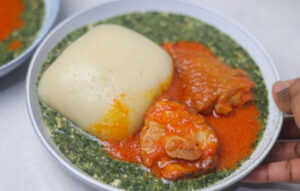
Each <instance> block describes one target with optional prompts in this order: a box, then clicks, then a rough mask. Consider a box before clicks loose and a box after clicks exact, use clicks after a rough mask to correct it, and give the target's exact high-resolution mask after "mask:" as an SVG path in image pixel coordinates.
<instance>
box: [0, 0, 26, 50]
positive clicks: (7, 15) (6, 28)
mask: <svg viewBox="0 0 300 191" xmlns="http://www.w3.org/2000/svg"><path fill="white" fill-rule="evenodd" d="M0 4H1V6H0V18H1V19H0V42H1V41H3V40H5V39H7V38H8V37H9V36H10V35H11V34H12V32H13V31H14V30H16V29H20V28H22V26H23V25H24V21H23V20H22V19H21V14H22V13H23V10H24V5H23V2H22V0H0ZM20 46H21V42H20V41H15V42H14V41H13V42H11V44H9V45H8V49H9V50H15V49H17V48H19V47H20Z"/></svg>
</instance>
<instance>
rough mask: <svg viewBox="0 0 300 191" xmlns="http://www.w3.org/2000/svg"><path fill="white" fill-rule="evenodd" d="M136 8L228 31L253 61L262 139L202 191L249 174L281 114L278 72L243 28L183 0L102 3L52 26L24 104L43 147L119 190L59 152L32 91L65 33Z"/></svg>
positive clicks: (266, 148)
mask: <svg viewBox="0 0 300 191" xmlns="http://www.w3.org/2000/svg"><path fill="white" fill-rule="evenodd" d="M138 11H166V12H170V13H177V14H184V15H188V16H191V17H194V18H197V19H199V20H202V21H204V22H206V23H208V24H210V25H213V26H215V27H216V28H217V29H219V30H220V31H222V32H224V33H226V34H228V35H229V36H230V37H231V38H233V39H234V40H235V41H236V42H238V43H239V44H240V45H241V46H242V47H243V48H244V49H246V50H247V51H248V53H249V54H250V55H251V57H252V58H253V59H254V61H255V62H256V64H257V65H258V66H259V68H260V70H261V72H262V75H263V78H264V81H265V84H266V86H267V90H268V99H269V116H268V124H267V127H266V130H265V132H264V134H263V137H262V140H261V141H260V142H259V144H258V146H257V148H256V149H255V151H254V152H253V153H252V155H251V156H250V157H249V159H248V160H247V161H246V162H245V163H243V165H242V166H241V167H240V168H238V169H237V170H236V171H235V172H233V173H232V174H231V175H230V176H228V177H226V178H224V179H222V180H220V181H218V182H217V183H215V184H213V185H211V186H209V187H206V188H204V189H203V190H219V189H224V188H225V187H228V186H230V185H231V184H233V183H236V182H237V181H239V180H241V179H242V178H243V177H245V176H246V175H247V174H249V173H250V172H251V171H252V170H253V169H254V168H255V167H256V166H257V165H258V164H260V163H261V162H262V160H263V159H264V158H265V156H266V155H267V154H268V152H269V151H270V149H271V148H272V147H273V145H274V143H275V141H276V139H277V137H278V134H279V132H280V129H281V123H282V113H281V112H280V111H279V110H278V108H277V107H276V105H275V103H274V101H273V99H272V95H271V89H272V84H273V83H274V82H275V81H277V80H279V75H278V72H277V70H276V68H275V66H274V64H273V62H272V60H271V59H270V57H269V56H268V54H267V53H266V51H265V50H264V49H263V48H262V46H261V45H260V44H259V43H258V42H257V41H256V40H255V39H254V38H253V37H252V36H251V35H250V34H249V33H248V32H247V31H245V30H244V29H242V28H241V27H240V26H239V25H237V24H235V23H234V22H232V21H231V20H229V19H226V18H224V17H223V16H220V15H219V14H216V13H215V12H213V11H210V10H207V9H206V8H202V7H199V6H196V5H193V4H187V3H185V2H184V0H181V1H171V0H164V1H161V0H151V1H140V0H129V1H118V2H111V3H108V4H104V5H99V6H97V7H94V8H92V9H89V10H87V11H84V12H82V13H79V14H77V15H73V16H72V17H70V18H68V19H66V20H65V21H63V22H62V23H60V24H59V25H58V26H57V27H56V28H55V29H53V30H52V31H51V32H50V33H49V34H48V36H47V37H46V38H45V39H44V41H43V42H42V43H41V44H40V46H39V48H38V49H37V51H36V52H35V54H34V56H33V58H32V60H31V63H30V67H29V70H28V75H27V84H26V96H27V105H28V111H29V114H30V117H31V121H32V123H33V126H34V129H35V132H36V133H37V135H38V137H39V138H40V140H41V142H42V143H43V144H44V146H45V147H46V148H47V150H48V151H49V152H50V153H51V154H52V155H53V156H54V157H55V158H56V160H57V161H58V162H59V163H61V164H62V165H63V166H64V167H65V168H66V169H67V170H68V171H69V172H70V173H71V174H73V175H74V176H75V177H77V178H78V179H80V180H82V181H83V182H86V183H88V184H89V185H91V186H93V187H95V188H97V189H102V190H119V189H117V188H114V187H112V186H110V185H108V184H105V183H102V182H100V181H98V180H96V179H94V178H92V177H91V176H89V175H87V174H85V173H84V172H83V171H81V170H79V169H78V168H76V167H75V166H74V165H73V164H72V163H70V162H69V161H68V160H67V159H66V158H65V157H64V156H63V155H62V153H61V152H60V151H59V150H58V149H57V147H56V146H55V145H54V144H53V142H52V140H51V137H50V135H49V132H48V130H47V127H46V126H45V125H44V123H43V121H42V116H41V111H40V106H39V100H38V95H37V92H36V82H37V77H38V75H39V73H40V70H41V67H42V65H43V63H44V61H45V59H46V58H47V55H48V53H49V52H50V51H51V49H52V48H53V47H54V46H55V45H56V44H57V43H58V42H59V41H60V40H61V39H62V38H63V37H64V36H65V35H66V34H68V33H70V32H71V31H73V30H75V29H77V28H79V27H81V26H84V25H87V24H90V23H94V22H96V21H98V20H103V19H107V18H109V17H113V16H116V15H120V14H125V13H130V12H138Z"/></svg>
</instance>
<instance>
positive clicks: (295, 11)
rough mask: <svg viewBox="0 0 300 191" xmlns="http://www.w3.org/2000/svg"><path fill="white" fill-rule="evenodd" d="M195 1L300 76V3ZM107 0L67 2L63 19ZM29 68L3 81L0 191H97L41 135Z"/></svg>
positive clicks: (282, 69) (244, 187)
mask: <svg viewBox="0 0 300 191" xmlns="http://www.w3.org/2000/svg"><path fill="white" fill-rule="evenodd" d="M106 1H107V0H106ZM192 1H193V3H198V4H201V5H203V6H206V7H209V8H212V9H214V10H216V11H217V12H220V13H221V14H223V15H226V16H228V17H230V18H232V19H233V20H235V21H237V22H238V23H240V24H241V25H242V26H244V27H245V28H246V29H248V30H249V31H250V32H251V33H252V34H253V35H254V36H255V37H256V38H257V39H258V40H259V41H260V42H261V43H262V44H263V46H264V47H265V48H266V50H267V52H269V54H270V55H271V57H272V59H273V60H274V62H275V64H276V66H277V68H278V70H279V73H280V76H281V78H282V79H290V78H294V77H297V76H300V37H299V34H300V11H299V9H300V1H299V0H264V1H262V0H192ZM102 2H104V1H103V0H62V4H61V10H60V15H59V18H58V21H61V20H62V19H64V18H66V17H68V16H69V15H71V14H73V13H75V12H78V11H81V10H83V9H86V8H88V7H91V6H94V5H96V4H99V3H102ZM27 66H28V63H25V64H24V65H23V66H22V67H20V68H19V69H17V70H15V71H14V72H12V73H10V74H9V75H7V76H5V77H3V78H0V191H10V190H12V191H15V190H22V191H35V190H39V191H46V190H51V191H52V190H55V191H63V190H72V191H79V190H88V191H92V190H94V189H93V188H91V187H89V186H87V185H85V184H84V183H81V182H80V181H78V180H77V179H75V178H74V177H73V176H71V175H69V174H68V173H67V172H65V171H64V170H63V169H62V166H61V165H60V164H58V162H56V161H55V160H54V158H53V157H52V156H50V154H49V153H48V152H47V151H46V149H45V148H44V147H43V146H42V144H41V142H40V141H39V140H38V138H37V136H36V135H35V133H34V131H33V128H32V125H31V123H30V120H29V116H28V114H27V109H26V103H25V76H26V70H27ZM228 190H237V191H252V190H253V191H254V190H269V191H271V190H276V191H277V190H300V186H297V185H291V184H268V185H266V184H263V185H250V184H241V183H238V184H236V185H234V186H233V187H231V188H229V189H228Z"/></svg>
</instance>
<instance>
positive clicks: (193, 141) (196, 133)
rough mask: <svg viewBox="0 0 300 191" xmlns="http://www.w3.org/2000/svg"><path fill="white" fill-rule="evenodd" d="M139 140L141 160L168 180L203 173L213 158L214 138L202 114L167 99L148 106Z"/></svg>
mask: <svg viewBox="0 0 300 191" xmlns="http://www.w3.org/2000/svg"><path fill="white" fill-rule="evenodd" d="M140 144H141V156H142V161H143V164H144V165H145V166H146V167H149V168H150V169H151V170H152V172H154V173H155V174H157V175H158V176H160V177H163V178H165V179H168V180H176V179H179V178H182V177H185V176H199V175H202V174H205V173H207V172H209V171H212V170H213V169H214V168H215V165H216V161H217V147H218V140H217V138H216V136H215V134H214V132H213V130H212V128H211V127H209V126H208V125H207V124H206V122H205V119H204V117H203V116H202V115H200V114H197V113H195V112H194V111H190V110H189V109H188V107H187V106H185V105H183V104H180V103H178V102H175V101H170V100H168V99H160V100H158V101H157V102H156V103H155V104H154V105H152V106H151V107H150V108H149V110H148V112H147V115H146V120H145V126H144V127H143V129H142V132H141V137H140Z"/></svg>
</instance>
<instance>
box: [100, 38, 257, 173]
mask: <svg viewBox="0 0 300 191" xmlns="http://www.w3.org/2000/svg"><path fill="white" fill-rule="evenodd" d="M193 46H195V50H194V51H202V52H203V55H206V56H207V55H209V56H211V57H215V56H214V55H213V53H211V52H210V51H209V50H208V49H206V48H205V47H204V46H202V45H200V44H199V46H197V43H193ZM199 47H200V48H199ZM180 49H181V50H180V51H183V52H184V51H187V52H188V51H191V49H190V46H187V49H185V45H184V43H182V44H181V46H180ZM193 54H194V53H193ZM187 55H189V56H190V55H191V54H187ZM195 55H196V56H199V54H198V53H197V54H196V53H195ZM174 59H176V58H174V57H173V61H174V62H175V61H176V60H174ZM180 59H182V57H181V58H180ZM179 72H180V71H178V70H175V71H174V76H173V79H172V83H171V86H170V87H169V89H168V90H167V91H166V92H165V93H164V94H163V95H162V97H163V98H170V99H172V100H179V101H180V100H182V96H186V92H184V90H185V89H184V88H185V86H184V84H183V83H184V81H183V80H182V79H181V78H180V77H179V76H180V75H179ZM191 109H193V108H191ZM259 116H260V112H259V110H258V109H257V108H256V106H255V103H254V102H249V103H247V104H245V105H243V106H239V107H236V108H234V110H233V111H231V112H230V113H229V114H228V115H224V116H218V115H216V114H215V113H214V112H210V113H206V114H205V115H204V117H205V119H206V121H207V122H208V123H209V124H210V125H211V126H212V128H213V130H214V132H215V134H216V136H217V138H218V144H219V147H218V149H219V150H218V162H217V168H218V169H229V168H232V167H235V165H236V164H237V163H238V162H239V161H241V160H243V159H244V158H245V157H247V156H248V155H249V154H251V152H252V149H253V148H252V146H253V143H254V142H255V140H256V138H257V134H258V132H259V130H260V129H261V124H260V123H259V122H258V120H257V118H258V117H259ZM104 146H105V149H106V150H107V152H108V153H109V154H110V155H111V156H112V157H113V158H116V159H119V160H124V161H128V162H135V163H141V151H140V134H139V133H138V134H137V135H135V136H132V137H129V138H127V139H125V140H123V141H120V142H116V141H105V142H104ZM152 172H153V173H155V174H156V175H159V174H160V173H159V170H157V169H156V168H155V167H153V169H152Z"/></svg>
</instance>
